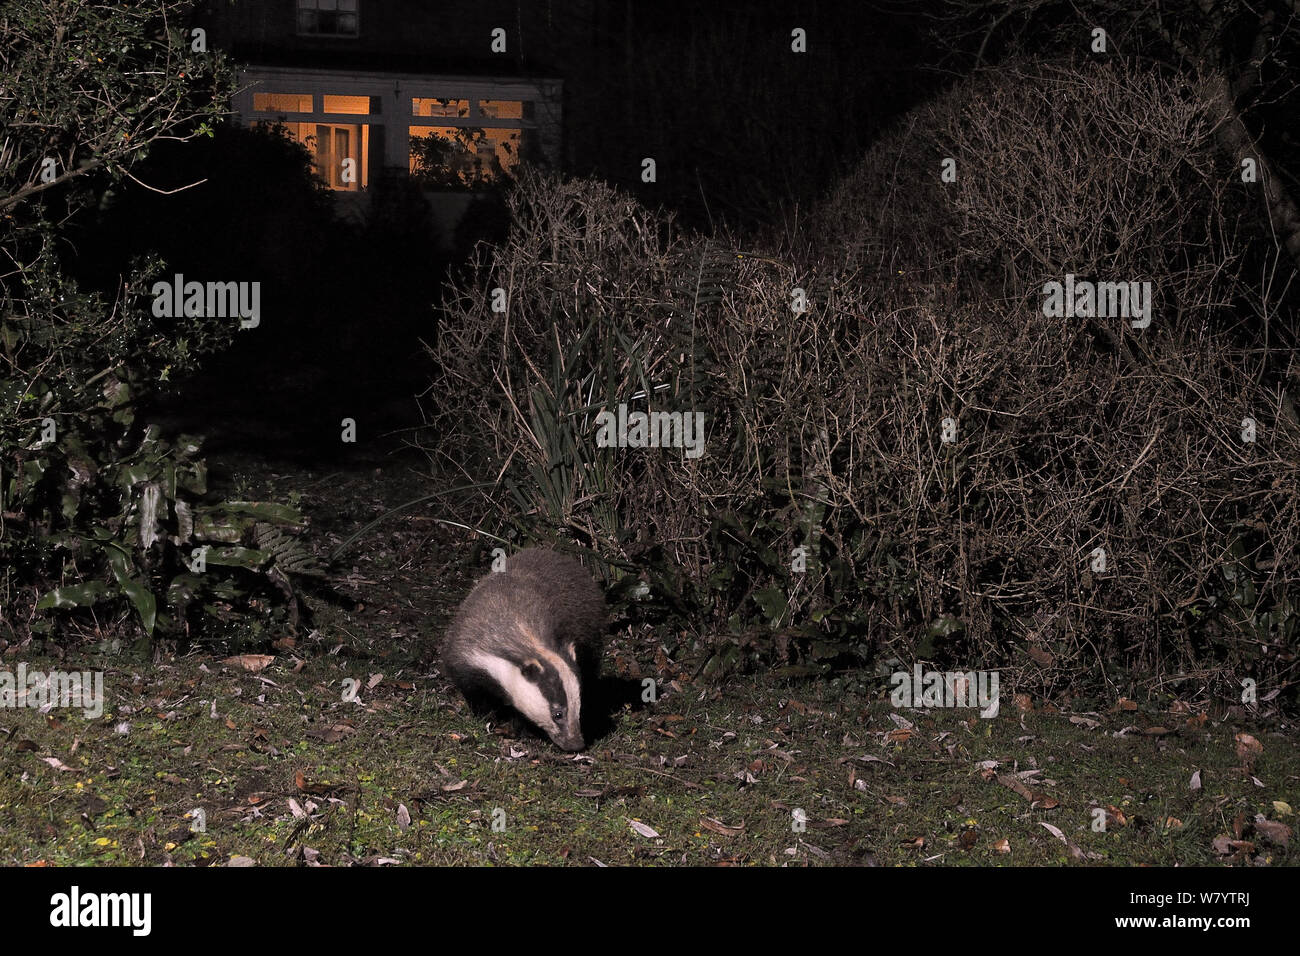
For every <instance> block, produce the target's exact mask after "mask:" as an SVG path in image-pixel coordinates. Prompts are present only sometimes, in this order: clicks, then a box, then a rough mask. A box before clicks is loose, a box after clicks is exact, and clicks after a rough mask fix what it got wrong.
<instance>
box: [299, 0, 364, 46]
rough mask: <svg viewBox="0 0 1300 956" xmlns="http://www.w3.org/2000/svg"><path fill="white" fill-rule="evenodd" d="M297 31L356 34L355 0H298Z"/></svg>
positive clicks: (347, 35) (316, 33)
mask: <svg viewBox="0 0 1300 956" xmlns="http://www.w3.org/2000/svg"><path fill="white" fill-rule="evenodd" d="M298 32H299V33H310V34H313V35H316V36H344V37H354V36H356V35H357V0H298Z"/></svg>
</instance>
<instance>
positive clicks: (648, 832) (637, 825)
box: [627, 820, 659, 839]
mask: <svg viewBox="0 0 1300 956" xmlns="http://www.w3.org/2000/svg"><path fill="white" fill-rule="evenodd" d="M627 823H628V826H630V827H631V828H632V829H633V830H635V831H636V832H637V833H639V834H641V835H642V836H643V837H646V838H647V839H654V838H655V837H657V836H658V835H659V834H658V832H657V831H656V830H655V829H654V827H649V826H646V825H645V824H644V823H642V822H641V821H640V820H628V821H627Z"/></svg>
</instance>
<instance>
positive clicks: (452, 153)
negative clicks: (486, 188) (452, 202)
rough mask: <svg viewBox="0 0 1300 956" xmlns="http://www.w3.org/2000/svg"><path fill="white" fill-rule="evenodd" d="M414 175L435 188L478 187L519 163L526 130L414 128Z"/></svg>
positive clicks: (412, 161)
mask: <svg viewBox="0 0 1300 956" xmlns="http://www.w3.org/2000/svg"><path fill="white" fill-rule="evenodd" d="M407 132H408V134H409V136H410V142H411V165H410V170H411V176H412V177H414V178H415V179H417V180H419V181H420V182H422V183H423V184H425V185H426V186H429V187H433V188H444V189H446V188H463V187H467V186H479V185H482V184H484V183H490V182H493V181H495V180H497V179H499V178H500V177H501V176H502V174H505V173H509V172H511V170H513V169H514V168H515V166H517V165H518V163H519V149H520V144H521V141H522V135H523V132H524V131H523V130H518V129H480V128H477V127H471V126H441V127H439V126H412V127H410V128H409V130H408V131H407Z"/></svg>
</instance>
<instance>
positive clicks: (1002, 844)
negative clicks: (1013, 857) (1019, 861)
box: [993, 837, 1011, 853]
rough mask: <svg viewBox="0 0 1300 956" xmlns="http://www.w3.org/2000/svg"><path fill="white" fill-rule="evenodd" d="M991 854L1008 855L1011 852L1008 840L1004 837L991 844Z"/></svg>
mask: <svg viewBox="0 0 1300 956" xmlns="http://www.w3.org/2000/svg"><path fill="white" fill-rule="evenodd" d="M993 852H994V853H1010V852H1011V841H1010V840H1008V839H1007V838H1006V837H1003V838H1002V839H1001V840H998V841H996V842H995V843H994V844H993Z"/></svg>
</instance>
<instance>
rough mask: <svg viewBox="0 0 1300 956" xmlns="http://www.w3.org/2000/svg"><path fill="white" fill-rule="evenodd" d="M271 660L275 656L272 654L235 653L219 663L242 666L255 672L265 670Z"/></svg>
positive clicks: (250, 671)
mask: <svg viewBox="0 0 1300 956" xmlns="http://www.w3.org/2000/svg"><path fill="white" fill-rule="evenodd" d="M273 660H275V657H274V655H272V654H237V655H235V656H234V657H227V658H226V659H225V660H223V661H222V662H221V663H223V664H229V665H231V666H232V667H242V668H243V669H244V670H246V671H248V672H249V673H252V674H256V673H257V672H258V671H261V670H265V669H266V667H267V665H268V664H270V663H271V662H272V661H273Z"/></svg>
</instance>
